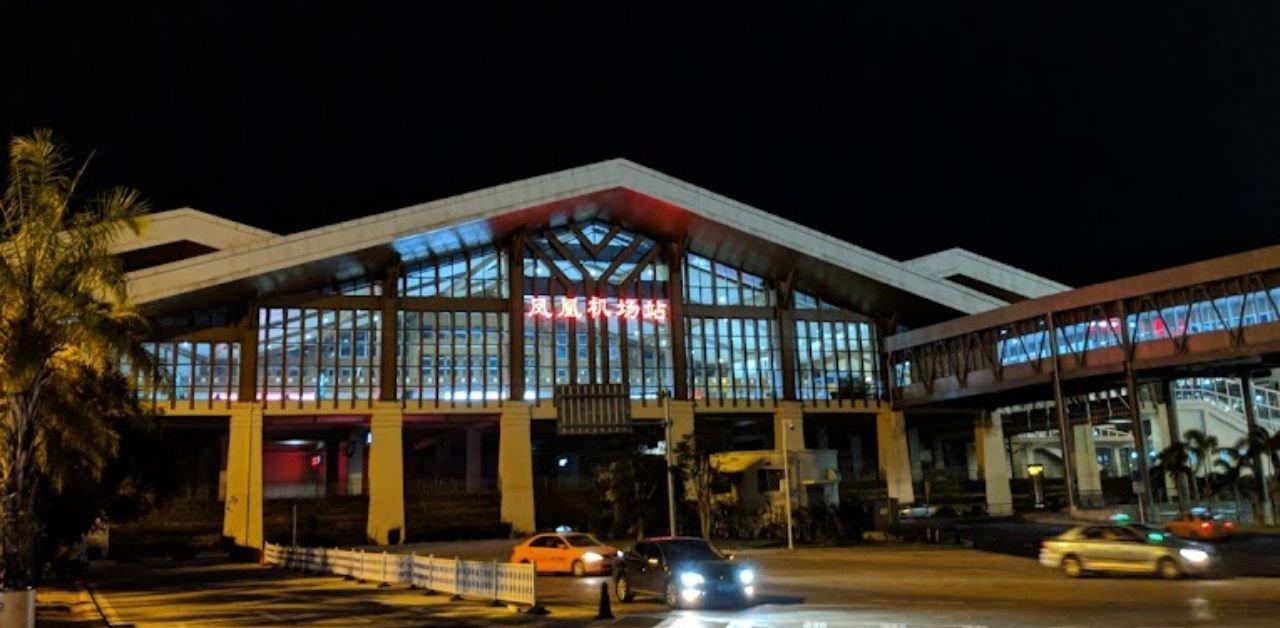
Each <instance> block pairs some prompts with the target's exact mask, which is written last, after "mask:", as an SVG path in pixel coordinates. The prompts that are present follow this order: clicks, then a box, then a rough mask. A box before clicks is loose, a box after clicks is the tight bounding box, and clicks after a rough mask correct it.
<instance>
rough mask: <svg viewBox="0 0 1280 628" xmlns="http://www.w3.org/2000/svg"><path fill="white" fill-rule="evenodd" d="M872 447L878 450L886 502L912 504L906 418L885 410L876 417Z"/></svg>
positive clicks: (913, 492)
mask: <svg viewBox="0 0 1280 628" xmlns="http://www.w3.org/2000/svg"><path fill="white" fill-rule="evenodd" d="M876 443H877V445H878V446H879V450H880V477H882V478H884V481H885V486H886V487H887V488H888V491H889V498H890V499H896V500H898V503H900V504H910V503H912V502H914V501H915V498H916V497H915V491H914V490H913V489H912V486H911V459H910V458H911V457H910V454H908V452H907V420H906V416H905V415H904V414H903V413H901V412H898V411H895V410H889V409H884V410H881V411H880V412H879V413H878V414H876Z"/></svg>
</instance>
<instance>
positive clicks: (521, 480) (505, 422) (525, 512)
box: [498, 401, 537, 534]
mask: <svg viewBox="0 0 1280 628" xmlns="http://www.w3.org/2000/svg"><path fill="white" fill-rule="evenodd" d="M531 419H532V413H531V410H530V408H529V406H528V405H527V404H525V403H522V402H519V401H504V402H503V404H502V417H501V418H500V419H499V424H498V490H499V491H501V492H502V509H501V513H502V514H501V516H502V520H503V521H505V522H507V523H510V524H511V529H512V531H513V532H515V533H517V534H523V533H530V532H533V531H534V530H535V529H537V524H536V523H535V521H536V520H535V519H534V509H533V508H534V504H533V440H532V438H531V435H530V431H529V430H530V422H531Z"/></svg>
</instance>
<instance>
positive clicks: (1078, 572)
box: [1062, 556, 1084, 578]
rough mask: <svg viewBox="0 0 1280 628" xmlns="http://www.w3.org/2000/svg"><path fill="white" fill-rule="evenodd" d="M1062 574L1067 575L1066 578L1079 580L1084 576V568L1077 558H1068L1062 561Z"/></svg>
mask: <svg viewBox="0 0 1280 628" xmlns="http://www.w3.org/2000/svg"><path fill="white" fill-rule="evenodd" d="M1062 573H1064V574H1067V577H1068V578H1079V577H1080V576H1083V575H1084V566H1083V565H1081V564H1080V559H1079V558H1076V557H1075V556H1068V557H1066V558H1063V559H1062Z"/></svg>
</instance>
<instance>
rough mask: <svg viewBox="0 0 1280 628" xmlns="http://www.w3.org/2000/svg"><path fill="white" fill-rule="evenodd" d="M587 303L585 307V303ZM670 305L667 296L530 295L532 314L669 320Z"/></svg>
mask: <svg viewBox="0 0 1280 628" xmlns="http://www.w3.org/2000/svg"><path fill="white" fill-rule="evenodd" d="M584 305H585V307H584ZM669 312H670V305H669V304H668V303H667V300H666V299H631V298H625V299H609V298H606V297H586V298H585V299H584V298H582V297H559V298H557V299H556V300H553V299H552V297H543V296H536V297H529V310H528V311H526V312H525V316H528V317H530V318H544V319H554V318H574V319H582V318H583V317H586V318H590V319H609V318H613V319H624V320H629V321H637V320H643V321H649V322H653V323H665V322H667V314H668V313H669Z"/></svg>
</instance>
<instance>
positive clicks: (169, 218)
mask: <svg viewBox="0 0 1280 628" xmlns="http://www.w3.org/2000/svg"><path fill="white" fill-rule="evenodd" d="M276 237H279V236H277V235H276V234H274V233H271V232H270V231H263V230H262V229H258V228H255V227H250V226H249V225H246V224H241V223H238V222H234V221H231V220H227V219H226V218H221V217H219V216H214V215H213V214H209V213H205V212H202V211H198V210H195V209H191V208H190V207H183V208H181V209H171V210H168V211H163V212H156V213H154V214H151V215H149V216H147V228H146V229H144V230H143V232H142V233H141V234H136V235H135V234H134V233H132V232H126V233H124V234H122V235H121V236H120V237H119V238H118V239H117V240H116V241H115V242H114V243H112V246H111V252H112V253H125V252H128V251H136V250H139V249H145V248H150V247H153V246H161V245H165V244H172V243H175V242H182V241H189V242H195V243H196V244H201V245H204V246H207V247H209V248H211V249H215V250H218V251H222V250H225V249H230V248H235V247H237V246H241V245H244V244H253V243H260V242H265V241H267V240H270V239H272V238H276Z"/></svg>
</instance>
